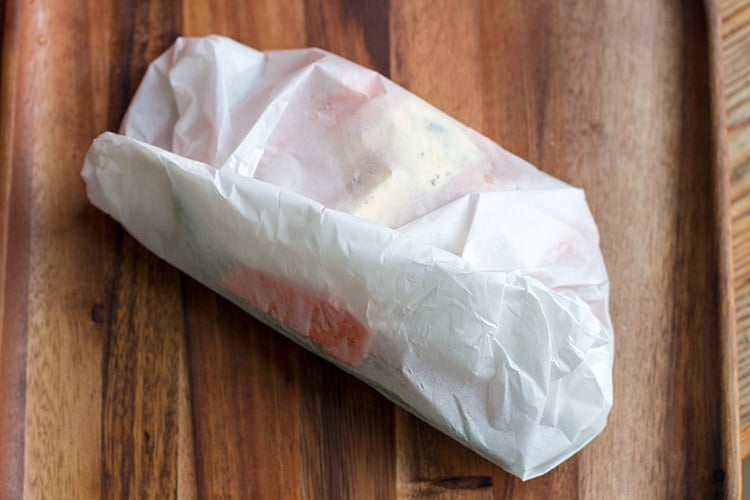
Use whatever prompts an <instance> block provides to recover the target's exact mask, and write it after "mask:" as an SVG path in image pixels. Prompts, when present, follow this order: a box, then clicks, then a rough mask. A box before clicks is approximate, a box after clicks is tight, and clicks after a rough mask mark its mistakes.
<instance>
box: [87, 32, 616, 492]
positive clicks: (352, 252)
mask: <svg viewBox="0 0 750 500" xmlns="http://www.w3.org/2000/svg"><path fill="white" fill-rule="evenodd" d="M122 133H123V135H118V134H113V133H105V134H102V135H101V136H100V137H99V138H97V139H96V140H95V141H94V143H93V144H92V146H91V149H90V151H89V153H88V155H87V156H86V160H85V164H84V167H83V171H82V176H83V178H84V180H85V182H86V187H87V192H88V196H89V199H90V200H91V202H92V203H93V204H94V205H96V206H97V207H99V208H100V209H102V210H103V211H105V212H107V213H109V214H110V215H111V216H112V217H113V218H115V219H116V220H118V221H119V222H120V223H121V224H122V225H123V226H124V227H125V228H126V229H127V230H128V231H129V232H130V233H131V234H132V235H133V236H134V237H135V238H136V239H137V240H138V241H140V242H141V243H142V244H143V245H145V246H146V247H148V248H149V249H151V250H152V251H154V253H156V254H157V255H159V256H160V257H161V258H163V259H165V260H167V261H168V262H170V263H172V264H174V265H175V266H177V267H178V268H180V269H182V270H183V271H185V272H186V273H188V274H190V275H191V276H193V277H195V278H196V279H198V280H200V281H201V282H203V283H204V284H206V285H207V286H209V287H210V288H212V289H213V290H215V291H217V292H218V293H221V294H223V295H224V296H226V297H228V298H229V299H231V300H232V301H234V302H235V303H237V304H238V305H239V306H240V307H243V308H244V309H245V310H247V311H248V312H250V313H251V314H253V315H255V316H257V317H258V318H260V319H261V320H263V321H265V322H267V323H269V324H270V325H272V326H274V327H275V328H277V329H278V330H279V331H281V332H282V333H284V334H285V335H287V336H289V337H290V338H292V339H293V340H295V341H296V342H298V343H300V344H301V345H303V346H305V347H307V348H308V349H311V350H313V351H314V352H316V353H318V354H320V355H322V356H324V357H326V358H328V359H330V360H331V361H332V362H334V363H336V364H337V365H338V366H340V367H341V368H342V369H344V370H346V371H347V372H349V373H352V374H354V375H356V376H357V377H359V378H361V379H363V380H365V381H366V382H368V383H370V384H371V385H372V386H373V387H375V388H376V389H378V390H379V391H380V392H382V393H383V394H384V395H386V396H387V397H389V398H390V399H392V400H393V401H395V402H397V403H398V404H400V405H402V406H404V407H405V408H407V409H408V410H410V411H412V412H413V413H414V414H416V415H417V416H419V417H420V418H422V419H424V420H426V421H427V422H429V423H431V424H432V425H434V426H435V427H437V428H438V429H440V430H442V431H444V432H446V433H448V434H450V435H451V436H453V437H454V438H456V439H457V440H459V441H460V442H462V443H464V444H465V445H467V446H469V447H471V448H472V449H474V450H475V451H477V452H478V453H480V454H481V455H483V456H485V457H487V458H488V459H489V460H491V461H493V462H495V463H497V464H498V465H500V466H501V467H503V468H504V469H506V470H508V471H509V472H511V473H513V474H515V475H517V476H519V477H521V478H523V479H528V478H532V477H535V476H538V475H540V474H543V473H545V472H546V471H548V470H549V469H551V468H552V467H554V466H556V465H557V464H559V463H560V462H562V461H564V460H565V459H567V458H568V457H570V456H571V455H573V454H574V453H575V452H577V451H578V450H579V449H581V448H582V447H583V446H584V445H586V444H587V443H588V442H589V441H590V440H591V439H593V438H594V437H595V436H596V435H597V434H598V433H599V432H600V431H601V430H602V429H603V427H604V425H605V423H606V418H607V414H608V412H609V409H610V406H611V404H612V360H613V347H614V346H613V333H612V325H611V320H610V317H609V312H608V306H607V304H608V294H609V284H608V283H609V282H608V277H607V272H606V268H605V265H604V261H603V258H602V255H601V251H600V250H599V234H598V231H597V228H596V225H595V222H594V220H593V218H592V216H591V213H590V212H589V209H588V206H587V204H586V200H585V196H584V193H583V191H582V190H580V189H576V188H573V187H571V186H569V185H567V184H565V183H563V182H561V181H559V180H557V179H554V178H552V177H550V176H549V175H547V174H544V173H542V172H540V171H539V170H537V169H536V168H535V167H533V166H531V165H530V164H528V163H527V162H525V161H524V160H522V159H520V158H518V157H516V156H514V155H512V154H511V153H509V152H507V151H505V150H503V149H502V148H500V147H499V146H497V145H496V144H495V143H493V142H492V141H490V140H489V139H487V138H485V137H484V136H481V135H480V134H478V133H477V132H475V131H473V130H471V129H469V128H468V127H466V126H465V125H463V124H461V123H459V122H457V121H455V120H454V119H452V118H451V117H449V116H448V115H446V114H445V113H442V112H441V111H439V110H437V109H435V108H433V107H432V106H430V105H429V104H427V103H425V102H424V101H423V100H421V99H419V98H418V97H416V96H414V95H412V94H410V93H408V92H407V91H405V90H404V89H402V88H401V87H398V86H397V85H395V84H394V83H392V82H391V81H389V80H388V79H386V78H385V77H383V76H381V75H379V74H377V73H375V72H372V71H370V70H367V69H365V68H362V67H360V66H357V65H355V64H353V63H351V62H349V61H346V60H344V59H342V58H340V57H338V56H335V55H333V54H329V53H327V52H324V51H322V50H320V49H300V50H290V51H271V52H265V53H262V52H258V51H255V50H254V49H251V48H249V47H245V46H243V45H240V44H238V43H236V42H234V41H231V40H229V39H226V38H222V37H217V36H210V37H205V38H195V39H189V38H180V39H178V40H177V41H176V42H175V44H174V45H173V47H172V48H170V49H169V50H168V51H167V52H166V53H165V54H163V55H162V56H161V57H159V58H158V59H157V60H156V61H155V62H154V63H152V64H151V66H150V67H149V69H148V71H147V72H146V76H145V77H144V80H143V83H142V84H141V86H140V87H139V89H138V91H137V92H136V95H135V97H134V99H133V102H132V103H131V106H130V108H129V110H128V112H127V114H126V116H125V119H124V121H123V125H122ZM260 282H263V283H266V284H265V287H266V289H265V293H267V294H268V295H262V293H263V290H261V289H258V288H257V287H258V286H259V285H258V283H260ZM286 298H289V300H292V301H293V303H294V304H295V306H294V307H293V308H292V309H289V307H287V309H284V307H285V306H284V303H285V300H287V299H286ZM280 319H285V321H286V324H284V321H280Z"/></svg>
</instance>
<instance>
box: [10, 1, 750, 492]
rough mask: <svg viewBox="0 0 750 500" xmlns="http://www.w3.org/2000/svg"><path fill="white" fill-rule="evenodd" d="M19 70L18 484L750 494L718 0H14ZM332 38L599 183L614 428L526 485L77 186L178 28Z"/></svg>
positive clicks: (14, 267) (15, 92)
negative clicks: (151, 245)
mask: <svg viewBox="0 0 750 500" xmlns="http://www.w3.org/2000/svg"><path fill="white" fill-rule="evenodd" d="M0 15H2V16H3V18H2V25H3V26H4V32H3V58H2V65H1V66H0V80H1V82H2V87H1V89H2V93H1V94H0V107H1V108H0V109H1V112H0V144H2V148H1V149H0V151H1V152H2V163H1V165H2V168H1V169H0V325H2V329H1V330H0V436H2V439H0V497H3V498H5V497H7V498H21V497H26V498H40V497H50V498H92V497H98V496H106V497H114V498H121V497H135V498H141V497H155V498H166V497H178V498H191V497H195V496H201V497H207V498H216V497H227V498H229V497H232V498H256V497H266V498H288V497H291V498H301V497H313V498H346V497H349V498H392V497H417V496H424V495H437V496H444V497H451V498H463V497H465V498H490V497H505V496H508V497H518V498H542V497H546V496H550V495H554V496H555V497H558V498H577V497H585V498H610V497H617V498H650V497H670V498H673V497H678V498H683V497H693V498H707V497H711V498H713V497H734V496H737V495H738V491H739V479H738V470H739V467H738V464H739V461H738V444H737V425H738V421H737V411H736V408H737V397H736V378H735V376H736V361H735V344H734V336H733V330H732V325H733V303H732V296H731V291H730V290H731V288H730V283H731V281H730V272H729V253H728V244H727V241H728V240H727V235H728V231H727V196H726V193H727V185H726V172H725V166H724V152H725V145H724V132H723V131H724V122H723V116H722V114H721V111H720V106H719V105H718V102H719V101H718V99H717V96H720V92H721V87H720V83H721V78H720V74H719V71H718V70H717V68H719V60H718V57H717V54H718V52H717V49H718V43H717V41H718V37H717V35H718V20H717V14H716V7H715V5H714V3H713V2H708V3H707V4H706V5H705V6H704V4H702V3H701V2H700V1H687V0H685V1H679V2H678V1H675V0H671V1H663V2H650V1H642V2H622V1H620V0H607V1H583V0H560V1H548V2H527V1H523V0H504V1H494V0H483V1H480V0H465V1H464V0H434V1H432V0H415V1H397V0H391V1H388V0H379V1H364V0H363V1H346V0H289V1H285V2H279V1H276V0H254V1H251V0H216V1H211V0H174V1H172V0H153V1H147V0H101V1H97V2H84V3H81V2H78V1H73V0H34V1H31V2H27V1H21V0H18V1H14V0H9V1H8V2H6V4H5V10H4V11H3V13H2V14H0ZM209 33H219V34H224V35H228V36H231V37H233V38H235V39H237V40H239V41H241V42H243V43H246V44H249V45H251V46H254V47H256V48H259V49H272V48H285V47H300V46H310V45H317V46H320V47H322V48H325V49H329V50H332V51H334V52H337V53H339V54H341V55H343V56H345V57H348V58H350V59H353V60H355V61H357V62H360V63H362V64H364V65H367V66H370V67H372V68H374V69H376V70H378V71H380V72H382V73H384V74H385V75H387V76H389V77H391V78H392V79H394V80H395V81H397V82H399V83H401V84H402V85H404V86H406V87H407V88H409V89H410V90H412V91H413V92H415V93H417V94H418V95H420V96H422V97H424V98H426V99H427V100H428V101H430V102H432V103H434V104H435V105H437V106H438V107H440V108H442V109H444V110H445V111H447V112H449V113H451V114H452V115H454V116H456V117H457V118H459V119H461V120H463V121H465V122H466V123H468V124H469V125H471V126H473V127H475V128H477V129H479V130H480V131H482V132H484V133H485V134H486V135H488V136H490V137H492V138H493V139H495V140H496V141H498V142H499V143H500V144H502V145H504V146H505V147H506V148H508V149H510V150H511V151H513V152H515V153H517V154H519V155H521V156H523V157H525V158H527V159H528V160H530V161H531V162H532V163H535V164H536V165H538V166H540V168H542V169H543V170H545V171H547V172H550V173H552V174H553V175H556V176H559V177H560V178H562V179H563V180H565V181H567V182H570V183H572V184H575V185H578V186H581V187H584V188H585V189H586V192H587V197H588V200H589V203H590V205H591V207H592V211H593V212H594V216H595V218H596V219H597V221H598V223H599V226H600V230H601V234H602V248H603V252H604V254H605V258H606V260H607V263H608V266H609V270H610V274H611V281H612V284H611V286H612V301H611V311H612V316H613V321H614V324H615V328H616V335H617V353H616V361H615V362H616V366H615V405H614V409H613V411H612V414H611V417H610V421H609V425H608V427H607V429H606V430H605V431H604V433H603V434H602V435H600V436H599V437H598V438H597V439H596V440H594V441H593V442H592V443H591V444H590V445H589V446H588V447H587V448H586V449H584V450H583V451H582V452H580V453H579V454H578V455H576V456H575V457H574V458H572V459H570V460H569V461H567V462H565V463H564V464H563V465H561V466H560V467H559V468H557V469H556V470H555V471H553V472H551V473H549V474H547V475H545V476H543V477H541V478H539V479H535V480H532V481H528V482H526V483H522V482H521V481H519V480H517V479H515V478H513V477H512V476H510V475H508V474H506V473H504V472H503V471H502V470H500V469H499V468H497V467H495V466H493V465H491V464H489V463H488V462H487V461H485V460H483V459H481V458H479V457H478V456H477V455H475V454H474V453H472V452H470V451H468V450H467V449H465V448H463V447H462V446H460V445H459V444H457V443H456V442H454V441H452V440H451V439H450V438H448V437H446V436H444V435H442V434H441V433H439V432H437V431H435V430H433V429H432V428H430V427H429V426H427V425H425V424H423V423H421V422H420V421H418V420H417V419H415V418H414V417H412V416H410V415H409V414H407V413H406V412H404V411H402V410H400V409H398V408H396V407H394V405H392V404H391V403H389V402H388V401H386V400H385V399H384V398H382V397H381V396H379V395H378V394H377V393H376V392H375V391H374V390H372V389H370V388H368V387H367V386H365V385H363V384H362V383H360V382H358V381H357V380H355V379H354V378H352V377H350V376H348V375H346V374H344V373H343V372H341V371H339V370H337V369H336V368H334V367H333V366H331V365H330V364H328V363H326V362H324V361H322V360H320V359H318V358H316V357H315V356H314V355H312V354H310V353H307V352H306V351H304V350H302V349H301V348H299V347H298V346H296V345H294V344H292V343H291V342H289V341H287V340H285V339H284V338H283V337H282V336H281V335H278V334H276V333H274V332H273V331H271V330H269V329H267V328H266V327H264V326H262V325H261V324H260V323H258V322H257V321H255V320H253V319H252V318H250V317H249V316H247V315H246V314H244V313H243V312H241V311H240V310H239V309H237V308H236V307H234V306H232V305H230V304H229V303H228V302H227V301H225V300H223V299H221V298H220V297H218V296H216V295H215V294H213V293H212V292H210V291H209V290H207V289H206V288H204V287H203V286H201V285H200V284H198V283H196V282H194V281H192V280H191V279H189V278H187V277H186V276H184V275H182V274H181V273H179V272H178V271H177V270H175V269H174V268H172V267H170V266H169V265H167V264H165V263H164V262H162V261H160V260H159V259H158V258H156V257H155V256H154V255H152V254H150V253H149V252H148V251H147V250H145V249H144V248H143V247H141V246H140V245H139V244H138V243H137V242H135V241H134V240H133V239H132V238H131V237H130V236H128V235H127V234H125V233H124V232H123V230H122V229H121V228H120V227H119V226H118V225H117V224H116V223H114V222H113V221H112V220H111V219H109V218H108V217H106V216H105V215H103V214H102V213H100V212H98V211H97V210H96V209H94V208H93V207H92V206H91V205H90V204H89V203H88V202H87V200H86V197H85V193H84V187H83V184H82V182H81V180H80V178H79V172H80V167H81V164H82V161H83V156H84V154H85V152H86V150H87V148H88V146H89V144H90V142H91V140H92V139H93V138H94V137H95V136H96V135H98V134H99V133H100V132H102V131H104V130H108V129H109V130H116V129H117V127H118V124H119V121H120V120H121V118H122V116H123V113H124V111H125V109H126V106H127V104H128V101H129V99H130V98H131V96H132V95H133V92H134V91H135V89H136V87H137V85H138V82H139V81H140V78H141V77H142V75H143V73H144V71H145V69H146V66H147V64H148V63H149V62H150V61H151V60H153V58H154V57H156V56H157V55H158V54H159V53H160V52H162V51H163V50H164V49H166V48H167V47H168V46H169V45H170V44H171V43H172V42H173V41H174V39H175V37H177V36H179V35H204V34H209Z"/></svg>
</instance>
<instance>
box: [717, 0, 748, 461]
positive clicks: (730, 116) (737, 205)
mask: <svg viewBox="0 0 750 500" xmlns="http://www.w3.org/2000/svg"><path fill="white" fill-rule="evenodd" d="M720 5H721V13H722V19H721V21H722V43H723V50H724V68H725V73H726V78H725V81H726V92H725V103H726V113H727V124H728V127H727V128H728V134H729V150H728V163H729V167H730V169H731V175H732V184H731V186H732V211H731V214H732V229H733V237H732V243H733V245H732V247H733V251H734V287H735V290H736V297H737V352H738V358H739V394H740V409H739V411H740V418H741V421H742V424H743V425H744V426H745V427H744V430H743V433H742V436H743V446H742V449H743V452H742V455H743V456H745V457H746V456H748V454H750V217H748V215H750V0H722V2H721V4H720Z"/></svg>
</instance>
